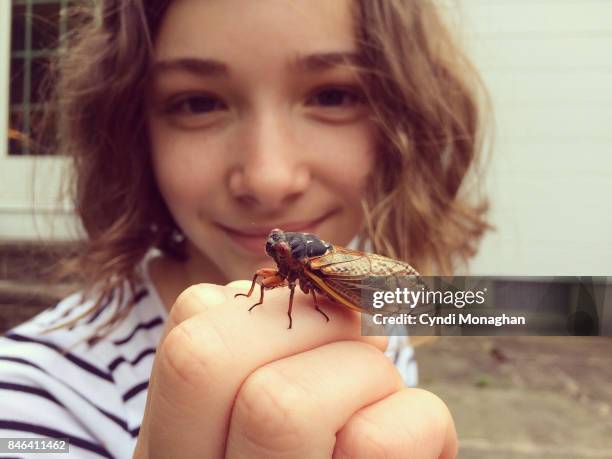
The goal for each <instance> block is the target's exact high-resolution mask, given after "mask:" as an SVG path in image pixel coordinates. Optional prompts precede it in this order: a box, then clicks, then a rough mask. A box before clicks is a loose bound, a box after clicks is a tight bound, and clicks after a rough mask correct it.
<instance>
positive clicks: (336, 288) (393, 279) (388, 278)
mask: <svg viewBox="0 0 612 459" xmlns="http://www.w3.org/2000/svg"><path fill="white" fill-rule="evenodd" d="M309 268H310V269H309V272H308V275H309V277H310V278H311V279H312V280H313V281H314V282H315V283H316V284H317V285H318V287H319V288H320V289H321V290H322V291H324V292H325V293H326V294H327V295H328V296H330V297H331V298H333V299H335V300H336V301H338V302H339V303H341V304H343V305H345V306H347V307H349V308H351V309H353V310H357V311H361V312H365V313H368V314H374V313H383V314H395V313H400V312H402V313H408V314H415V313H417V312H424V310H426V309H432V306H431V305H425V304H423V303H422V302H419V303H418V304H411V305H407V304H402V303H401V302H396V303H392V304H386V306H385V308H384V310H379V309H376V308H374V307H372V301H371V299H372V297H373V292H374V291H377V290H383V291H391V292H395V291H397V290H398V289H399V290H400V291H404V290H408V291H414V292H418V291H421V292H423V293H421V295H422V296H421V297H420V298H423V295H424V292H425V291H426V290H427V289H428V287H427V285H426V284H425V282H424V281H423V280H422V279H421V277H420V275H419V273H418V272H417V271H416V270H415V269H414V268H413V267H412V266H410V265H409V264H408V263H405V262H402V261H398V260H393V259H392V258H387V257H383V256H381V255H377V254H372V253H365V252H359V251H357V250H350V249H346V248H344V247H334V250H332V251H330V252H328V253H327V254H325V255H322V256H320V257H316V258H313V259H311V261H310V267H309ZM424 306H428V307H424Z"/></svg>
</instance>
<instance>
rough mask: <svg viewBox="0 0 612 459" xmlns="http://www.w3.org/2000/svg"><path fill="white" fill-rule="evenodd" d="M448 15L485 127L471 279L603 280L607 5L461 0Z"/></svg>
mask: <svg viewBox="0 0 612 459" xmlns="http://www.w3.org/2000/svg"><path fill="white" fill-rule="evenodd" d="M445 4H446V5H452V4H451V3H449V2H445ZM459 17H460V19H461V21H462V22H463V25H464V27H465V28H464V31H465V32H464V39H465V42H466V46H467V47H468V50H469V51H470V52H471V55H472V56H473V58H474V60H475V62H476V64H477V66H478V67H479V69H480V70H481V72H482V75H483V77H484V79H485V82H486V83H487V85H488V87H489V89H490V92H491V94H492V97H493V102H494V109H495V117H496V121H497V123H496V124H497V127H496V129H497V137H496V141H495V148H494V152H493V157H492V163H491V166H490V171H489V177H488V189H489V190H490V193H491V198H492V217H493V223H494V224H495V225H496V226H497V228H498V229H497V232H496V233H494V234H491V235H489V236H488V237H487V238H486V239H485V241H484V243H483V246H482V250H481V252H480V254H479V256H478V257H477V258H476V260H475V261H474V263H473V264H472V272H473V273H475V274H476V273H482V274H515V275H610V274H612V1H607V0H513V1H510V0H464V1H463V7H462V11H461V14H460V16H459ZM455 18H456V16H455Z"/></svg>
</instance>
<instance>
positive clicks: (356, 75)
mask: <svg viewBox="0 0 612 459" xmlns="http://www.w3.org/2000/svg"><path fill="white" fill-rule="evenodd" d="M102 6H103V8H102V9H101V10H99V11H97V12H96V11H93V12H92V14H91V17H90V18H85V20H84V21H83V25H82V26H81V27H80V28H79V29H78V31H77V33H75V35H74V36H72V37H70V43H71V46H70V47H69V49H68V51H67V53H65V55H64V57H63V58H62V60H61V62H60V66H59V70H60V71H59V77H58V81H57V94H58V97H57V100H56V103H57V104H58V105H57V108H58V110H57V112H58V113H59V115H60V116H59V140H60V147H59V148H60V151H63V152H67V153H69V154H71V155H72V157H73V158H74V171H75V175H74V179H75V180H74V187H73V192H74V197H75V206H76V210H77V212H78V215H79V217H80V219H81V221H82V223H83V227H84V229H85V231H86V233H87V240H86V242H85V244H84V246H83V247H82V249H81V251H80V252H79V253H77V254H76V255H75V256H74V257H72V258H71V259H70V261H69V263H68V264H67V269H68V270H69V272H70V273H72V275H78V277H79V278H80V279H81V281H82V283H83V288H84V290H83V292H82V294H80V295H74V296H72V297H69V298H67V299H66V300H64V301H63V302H61V303H60V304H59V305H58V306H56V307H55V308H54V309H51V310H48V311H45V312H44V313H42V314H41V315H39V316H37V317H36V318H35V319H33V320H32V321H30V322H28V323H26V324H24V325H22V326H20V327H18V328H17V329H15V330H13V331H11V332H9V333H8V334H7V335H6V337H5V338H3V340H2V346H1V347H0V358H1V359H2V360H0V362H2V370H1V379H2V381H3V383H2V384H3V385H2V386H0V390H2V391H3V392H4V395H5V397H3V399H2V400H3V401H2V409H1V410H0V412H1V414H0V418H1V420H0V429H1V430H2V432H0V433H1V434H2V435H1V436H3V437H15V436H38V437H40V436H47V437H56V438H68V439H69V440H70V443H71V445H70V447H71V452H73V453H76V454H77V455H78V456H79V457H131V456H132V455H134V457H139V458H146V457H160V458H170V457H180V458H190V457H211V458H216V457H223V456H228V457H331V456H335V457H345V456H346V457H378V456H386V455H389V456H394V457H395V456H397V457H405V456H411V457H424V458H429V457H443V458H449V457H454V455H455V454H456V450H457V440H456V434H455V429H454V426H453V422H452V419H451V417H450V414H449V412H448V410H447V408H446V407H445V405H444V404H443V403H442V402H441V401H440V400H439V399H438V398H437V397H435V396H434V395H433V394H430V393H428V392H425V391H422V390H417V389H406V388H404V381H403V380H402V378H401V376H400V372H399V371H400V370H402V368H396V367H394V366H393V364H392V363H391V360H390V359H388V358H387V357H385V355H384V354H383V352H384V351H385V349H386V348H387V341H386V339H385V338H378V337H365V336H360V332H359V330H360V327H359V323H360V322H359V318H358V317H356V315H355V314H354V313H352V312H351V311H346V310H344V309H342V308H338V307H334V306H333V305H331V304H325V305H324V306H325V310H326V312H327V314H328V315H329V316H330V319H331V321H330V323H325V321H324V320H322V317H321V316H320V315H319V314H318V313H317V312H316V311H315V310H314V309H313V308H312V306H311V299H310V298H308V297H301V296H299V297H296V300H295V307H294V314H293V320H294V326H293V329H292V330H291V331H288V330H287V323H286V318H287V317H286V315H285V313H284V311H285V310H286V305H287V291H286V290H285V289H278V290H275V291H272V292H270V293H269V294H268V295H267V296H266V302H265V304H264V306H262V307H259V308H258V309H256V310H254V311H253V313H251V314H248V313H247V312H246V311H247V309H248V306H250V305H251V304H252V303H253V301H252V300H251V299H235V298H234V295H235V294H236V293H243V292H245V291H246V289H247V288H248V286H249V282H245V281H238V282H236V281H235V279H249V278H251V276H252V274H253V272H254V271H255V270H256V269H257V268H259V267H261V266H266V265H270V261H269V259H266V258H267V257H266V256H265V254H264V251H263V247H264V244H265V238H266V235H267V234H268V232H269V230H270V229H272V228H275V227H279V228H282V229H284V230H286V231H300V232H312V233H315V234H317V235H319V236H320V237H322V238H324V239H326V240H328V241H331V242H333V243H335V244H339V245H347V244H349V243H350V241H351V240H353V239H354V238H355V237H356V236H357V238H356V239H355V242H353V243H354V244H357V245H358V246H361V247H363V246H364V244H365V243H366V242H367V243H369V244H371V248H372V250H373V251H375V252H378V253H382V254H385V255H389V256H392V257H395V258H400V259H405V260H408V261H410V263H412V264H413V265H414V266H415V267H416V268H417V269H419V270H420V271H421V272H424V273H427V274H429V273H435V272H440V273H448V272H451V270H452V269H453V263H455V262H457V261H462V260H466V259H467V258H468V257H469V256H471V255H472V254H473V253H474V248H475V243H476V242H477V240H478V238H479V237H480V235H481V233H482V232H483V230H484V228H485V226H486V223H485V222H484V220H483V211H484V208H483V207H482V206H479V205H475V204H474V202H473V201H471V200H470V199H469V198H472V196H466V195H464V194H462V193H460V192H459V191H460V187H461V186H462V184H463V182H464V181H465V177H466V174H467V172H468V170H470V167H471V166H473V164H474V161H475V158H476V155H477V153H478V150H479V142H478V130H479V125H480V118H479V115H478V110H477V93H476V92H475V90H476V89H475V87H474V86H473V85H474V83H477V79H476V77H475V74H474V73H473V71H472V70H471V68H470V66H469V64H468V63H467V61H466V60H465V59H464V58H463V57H462V54H461V52H460V51H459V50H458V49H457V48H456V47H454V46H453V43H452V40H451V38H450V36H449V34H448V33H447V31H446V29H445V28H444V26H443V24H442V22H441V20H440V18H439V17H438V15H437V13H436V11H435V9H434V7H433V6H432V5H431V4H429V3H428V2H426V1H424V0H412V1H411V0H361V1H359V0H336V1H333V2H329V1H327V0H295V1H291V2H287V1H281V0H260V1H257V2H253V1H249V0H206V1H203V0H172V1H169V0H154V1H151V0H149V1H147V2H144V1H142V0H106V1H104V2H102ZM153 249H156V250H153ZM50 330H51V331H50ZM83 340H86V341H83ZM9 395H10V397H9Z"/></svg>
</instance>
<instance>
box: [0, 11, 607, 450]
mask: <svg viewBox="0 0 612 459" xmlns="http://www.w3.org/2000/svg"><path fill="white" fill-rule="evenodd" d="M417 1H418V0H417ZM79 3H81V2H75V1H69V0H2V1H0V101H1V103H0V332H2V331H4V330H6V329H8V328H10V327H12V326H14V325H16V324H17V323H20V322H22V321H24V320H26V319H27V318H29V317H31V316H32V315H34V314H36V312H37V311H39V310H40V309H41V308H44V307H46V306H48V305H50V304H53V302H55V301H56V300H57V299H58V298H60V297H62V296H64V295H65V294H66V293H67V292H69V291H70V290H71V286H70V285H54V286H49V285H46V284H44V283H42V282H41V279H42V277H43V276H44V272H45V270H47V269H49V267H52V266H53V261H54V259H56V258H57V256H58V255H61V254H62V253H63V252H64V251H66V250H69V249H70V247H71V246H72V245H73V242H71V241H73V240H74V239H75V238H76V237H78V234H79V231H78V225H77V224H76V223H75V222H74V220H73V218H72V216H71V213H70V206H69V204H68V202H67V200H66V199H64V198H63V197H62V196H61V194H60V193H59V189H60V185H61V181H62V174H61V172H62V170H63V169H64V168H65V166H66V163H65V159H64V158H63V157H62V155H61V152H58V151H54V149H53V148H52V143H51V142H50V141H49V142H46V141H43V142H42V143H41V144H39V143H35V142H34V141H33V139H36V137H37V132H36V126H37V122H38V121H39V119H40V114H41V109H42V103H43V102H44V101H43V100H41V97H40V85H41V81H42V78H43V74H44V69H45V68H46V66H47V65H48V58H49V57H50V56H52V55H53V53H54V52H56V49H57V48H58V47H61V46H62V40H61V39H60V37H61V36H62V34H63V33H64V32H66V31H68V30H70V27H71V24H72V21H74V20H75V19H74V18H73V17H71V16H69V15H67V14H65V13H64V12H65V9H66V7H68V6H69V5H78V4H79ZM436 3H438V4H439V5H440V8H441V9H442V11H443V13H444V15H445V17H446V18H447V20H448V21H449V23H451V25H452V26H453V28H454V29H455V30H456V31H457V35H458V39H460V40H461V42H462V43H463V44H464V46H465V47H466V48H467V50H468V53H469V54H470V55H471V56H472V58H473V60H474V62H475V63H476V65H477V67H478V68H479V69H480V71H481V74H482V77H483V79H484V80H485V83H486V84H487V86H488V88H489V90H490V92H491V96H492V99H493V108H494V120H492V121H493V122H494V124H495V130H496V135H495V140H494V143H493V149H492V156H491V160H490V162H489V165H488V169H487V173H486V187H487V191H488V193H489V196H490V198H491V218H492V222H493V224H494V225H495V227H496V231H495V232H492V233H490V234H489V235H488V236H487V237H486V238H485V239H484V241H483V244H482V248H481V250H480V253H479V254H478V256H477V257H476V259H475V260H474V262H473V263H472V265H471V269H470V272H471V273H472V274H478V275H496V276H501V277H502V278H503V276H511V275H514V276H523V277H524V278H525V279H529V276H564V275H569V276H610V275H611V274H612V240H611V235H612V204H611V199H612V20H610V18H612V1H608V0H512V1H510V0H463V1H461V0H437V2H436ZM608 284H609V282H608ZM600 294H601V295H602V296H603V298H604V301H605V302H606V303H607V304H608V305H609V304H610V300H611V299H612V289H611V288H610V286H609V285H608V286H607V287H606V288H604V290H603V291H602V292H600ZM606 299H607V300H606ZM609 314H610V312H608V315H609ZM608 322H609V320H608ZM611 351H612V339H611V338H609V337H599V338H598V337H442V338H437V339H434V340H429V341H427V342H424V343H423V344H421V345H419V346H418V347H417V350H416V354H417V360H418V362H419V372H420V382H421V385H422V387H425V388H427V389H430V390H432V391H433V392H435V393H436V394H438V395H439V396H440V397H441V398H443V399H444V400H445V401H446V402H447V403H448V404H449V406H450V408H451V411H452V412H453V415H454V417H455V421H456V424H457V429H458V431H459V436H460V441H461V449H460V455H459V457H460V458H489V457H496V458H565V457H567V458H612V385H610V384H609V382H610V381H612V352H611Z"/></svg>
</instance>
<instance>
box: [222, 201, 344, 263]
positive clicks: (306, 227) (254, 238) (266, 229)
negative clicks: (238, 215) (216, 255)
mask: <svg viewBox="0 0 612 459" xmlns="http://www.w3.org/2000/svg"><path fill="white" fill-rule="evenodd" d="M334 213H336V211H332V212H328V213H326V214H325V215H323V216H322V217H320V218H318V219H316V220H308V221H300V222H287V223H277V224H273V225H265V226H255V227H253V226H250V227H248V228H241V229H235V228H230V227H227V226H224V225H219V227H221V229H223V230H224V231H225V233H226V234H227V235H228V236H229V237H230V238H231V239H232V240H233V241H234V242H235V243H236V244H238V245H239V246H241V247H242V248H244V249H247V250H248V251H249V252H253V253H257V254H261V253H263V252H264V247H265V243H266V238H267V237H268V234H270V231H272V230H273V229H275V228H281V229H282V230H283V231H292V232H301V233H314V232H315V229H316V227H317V226H318V225H319V224H320V223H321V222H323V221H324V220H326V219H328V218H329V217H330V216H331V215H332V214H334Z"/></svg>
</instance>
